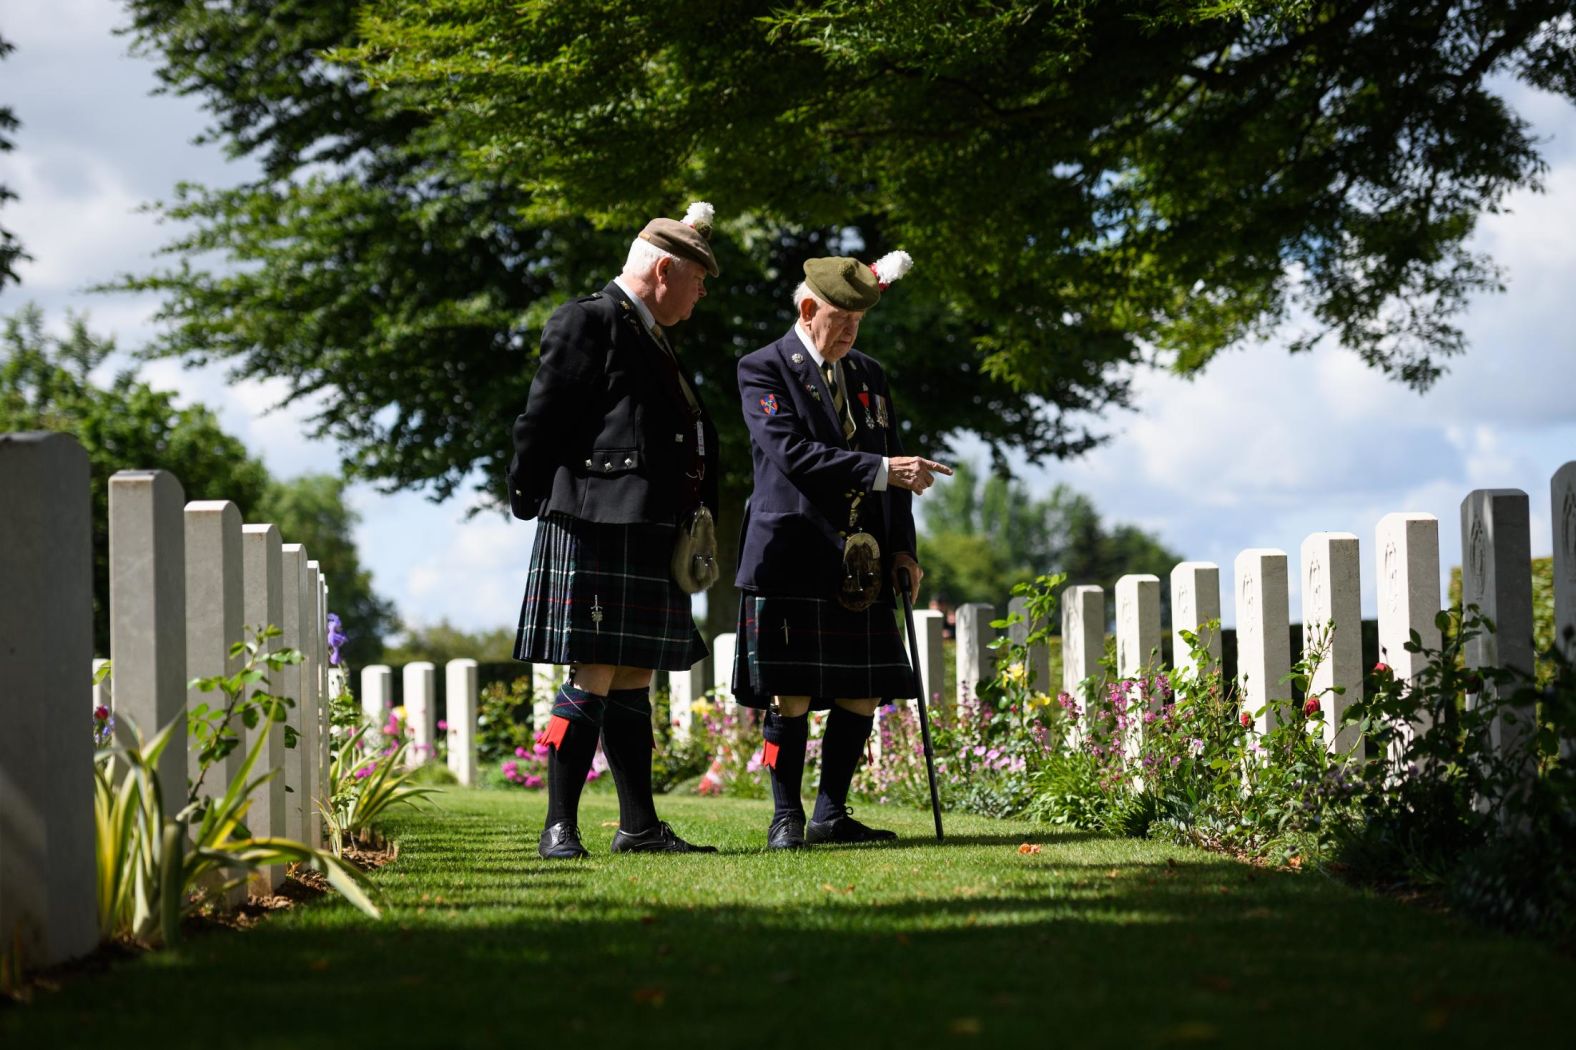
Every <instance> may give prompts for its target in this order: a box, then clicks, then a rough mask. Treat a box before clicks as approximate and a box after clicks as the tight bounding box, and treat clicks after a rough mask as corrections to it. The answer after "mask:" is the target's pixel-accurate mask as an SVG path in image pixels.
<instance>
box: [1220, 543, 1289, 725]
mask: <svg viewBox="0 0 1576 1050" xmlns="http://www.w3.org/2000/svg"><path fill="white" fill-rule="evenodd" d="M1234 567H1235V569H1236V595H1237V685H1238V689H1239V690H1240V693H1241V696H1242V700H1243V705H1244V707H1246V708H1247V709H1248V710H1250V711H1252V712H1253V716H1254V727H1255V728H1256V729H1257V730H1258V731H1259V732H1260V733H1267V732H1269V731H1270V730H1271V729H1273V728H1274V727H1275V726H1276V725H1277V724H1279V717H1278V716H1277V714H1276V713H1275V712H1274V711H1273V710H1271V709H1270V707H1269V704H1270V701H1271V700H1280V699H1285V698H1287V697H1290V695H1291V687H1290V686H1289V685H1287V684H1286V683H1285V681H1284V679H1285V678H1286V676H1287V675H1288V674H1290V673H1291V637H1290V632H1291V626H1290V620H1291V608H1290V606H1291V595H1290V592H1289V591H1288V589H1287V585H1288V581H1287V578H1286V552H1285V551H1279V550H1273V549H1268V548H1253V549H1249V550H1245V551H1243V552H1242V553H1241V554H1238V555H1237V560H1236V563H1235V566H1234Z"/></svg>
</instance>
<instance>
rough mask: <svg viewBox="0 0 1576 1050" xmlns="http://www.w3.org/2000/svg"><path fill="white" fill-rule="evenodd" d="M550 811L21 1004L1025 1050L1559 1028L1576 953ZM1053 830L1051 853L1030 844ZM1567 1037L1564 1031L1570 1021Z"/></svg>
mask: <svg viewBox="0 0 1576 1050" xmlns="http://www.w3.org/2000/svg"><path fill="white" fill-rule="evenodd" d="M544 803H545V800H544V799H543V797H542V796H540V795H537V794H530V795H527V794H525V793H523V792H522V793H508V792H479V791H460V790H452V791H449V792H446V793H445V794H444V795H442V796H441V797H440V799H439V805H440V807H441V808H439V809H436V810H429V811H425V812H421V813H410V814H408V815H406V816H403V817H401V818H400V819H399V820H398V822H397V824H395V825H394V826H393V828H392V830H393V831H394V832H395V834H396V835H397V836H398V838H399V839H400V842H401V854H400V857H399V859H398V860H397V861H396V862H395V863H394V864H392V865H390V866H389V867H387V868H384V869H382V870H381V871H379V872H378V873H376V875H375V876H374V878H375V880H376V883H377V885H378V887H379V889H380V890H381V892H382V893H383V895H384V897H385V903H386V904H387V908H388V911H387V915H386V916H385V919H384V920H383V921H382V922H372V921H370V920H367V919H365V918H363V917H362V916H361V915H360V914H358V913H357V912H355V911H354V910H352V909H351V908H349V907H347V906H345V905H343V904H342V903H340V902H338V901H336V900H324V901H320V902H316V903H313V904H310V905H308V906H306V907H300V908H297V909H294V910H293V911H291V912H289V913H285V914H281V915H277V916H274V917H271V918H270V919H268V920H267V921H265V922H264V923H262V924H261V925H260V926H258V927H257V928H256V929H253V930H250V931H247V932H240V933H236V932H214V933H208V934H204V935H202V936H199V937H197V938H194V939H193V940H191V941H189V942H188V943H186V944H184V945H182V946H180V947H179V948H177V949H176V950H174V951H170V952H163V953H158V954H151V955H147V956H144V957H141V958H138V959H136V960H133V961H130V962H126V963H123V964H121V965H117V966H115V967H114V968H113V969H111V970H110V971H109V972H107V973H103V974H98V975H93V976H87V977H82V978H79V979H76V980H73V981H71V982H69V983H68V984H67V985H66V987H65V988H64V989H63V990H61V991H59V992H42V993H40V994H39V995H38V996H37V998H36V999H35V1001H34V1002H33V1003H32V1004H31V1005H26V1006H11V1007H8V1008H0V1046H3V1047H5V1048H6V1050H23V1048H33V1047H38V1048H46V1047H48V1048H55V1047H67V1046H83V1047H95V1048H103V1047H117V1046H119V1047H125V1046H138V1047H140V1046H150V1047H159V1048H169V1047H182V1046H192V1047H197V1046H202V1047H242V1046H245V1047H251V1046H279V1047H287V1046H288V1047H296V1048H304V1047H330V1046H353V1047H357V1048H360V1047H378V1046H431V1047H458V1046H476V1047H503V1046H509V1047H530V1048H536V1047H548V1046H552V1047H557V1046H573V1047H579V1046H587V1045H591V1046H596V1045H610V1046H669V1045H672V1046H695V1047H735V1046H796V1047H801V1046H811V1045H814V1044H824V1045H849V1046H853V1045H859V1046H929V1045H959V1046H966V1045H971V1044H973V1045H994V1044H1004V1043H1008V1042H1012V1043H1018V1044H1023V1045H1034V1046H1046V1045H1052V1046H1162V1045H1242V1046H1249V1045H1251V1046H1255V1047H1282V1046H1320V1047H1330V1046H1332V1045H1334V1046H1336V1047H1337V1048H1338V1050H1348V1048H1351V1047H1358V1046H1367V1045H1386V1046H1391V1047H1394V1046H1406V1045H1412V1044H1416V1043H1422V1042H1428V1043H1435V1044H1460V1045H1478V1046H1481V1045H1490V1043H1491V1042H1492V1045H1509V1046H1518V1045H1531V1041H1532V1040H1533V1039H1537V1040H1539V1042H1540V1043H1541V1044H1554V1045H1557V1044H1559V1043H1562V1042H1564V1039H1565V1038H1568V1036H1569V1032H1570V1028H1569V1011H1570V1007H1571V1003H1570V1001H1569V1000H1567V999H1565V996H1566V995H1569V994H1570V993H1571V989H1572V988H1576V962H1572V961H1571V960H1568V959H1565V958H1562V957H1560V956H1557V955H1555V954H1553V953H1552V952H1550V951H1548V950H1546V949H1544V948H1543V947H1541V946H1539V945H1537V944H1533V943H1530V942H1527V941H1522V940H1515V939H1511V938H1507V937H1501V936H1497V935H1494V934H1491V933H1487V932H1484V931H1482V930H1479V929H1477V928H1476V927H1473V926H1470V925H1468V924H1466V923H1463V922H1459V921H1457V920H1454V919H1452V918H1450V917H1448V916H1440V915H1438V914H1434V913H1431V912H1428V911H1425V910H1423V909H1421V908H1416V907H1408V906H1405V905H1402V904H1399V903H1396V902H1394V901H1391V900H1387V899H1382V898H1377V897H1373V896H1369V895H1365V894H1362V893H1358V892H1355V891H1353V890H1351V889H1348V888H1346V887H1343V886H1341V885H1338V884H1335V883H1332V882H1330V881H1328V880H1327V879H1325V878H1323V877H1320V876H1317V875H1295V874H1288V873H1276V872H1265V871H1262V870H1256V869H1254V868H1250V867H1247V866H1244V865H1241V864H1237V863H1234V862H1232V861H1228V860H1223V859H1221V858H1219V857H1215V856H1212V855H1209V854H1204V853H1199V852H1193V851H1188V850H1183V849H1177V848H1173V847H1169V846H1164V845H1159V844H1156V843H1151V842H1139V841H1131V840H1122V839H1109V838H1104V837H1101V836H1096V835H1090V834H1085V833H1081V832H1049V831H1048V830H1046V829H1043V828H1039V827H1036V826H1034V825H1028V824H1022V823H1013V822H996V821H990V820H984V819H979V818H969V817H961V816H954V817H952V818H951V819H950V820H949V828H948V830H949V834H950V835H952V836H953V837H952V838H951V840H950V841H949V842H948V843H947V844H946V845H945V846H937V845H936V844H935V842H934V841H933V840H932V839H931V838H930V817H929V814H928V813H925V812H921V811H917V810H916V811H907V810H904V811H890V810H888V811H881V812H879V814H878V813H877V812H876V811H875V810H873V809H872V810H869V811H862V812H861V816H862V817H866V818H869V819H870V820H871V822H872V823H876V824H880V825H884V826H890V827H894V828H896V829H897V830H898V831H899V832H900V833H901V834H902V835H903V836H904V837H903V839H901V840H900V841H899V842H898V843H896V844H893V845H890V846H885V847H864V848H840V849H835V848H820V849H814V850H811V851H807V852H804V853H799V854H791V855H768V854H766V853H764V852H761V849H760V847H761V846H762V844H763V842H764V837H765V826H766V823H767V819H768V812H769V810H768V806H767V804H766V803H763V802H744V801H733V800H720V801H719V800H705V799H698V798H662V799H659V805H660V808H661V809H662V811H663V814H664V816H666V817H668V818H669V819H670V820H671V821H672V822H673V823H674V825H675V826H676V827H677V829H678V830H679V831H680V833H681V834H683V835H685V836H686V837H688V838H690V839H691V840H694V841H709V842H715V843H716V844H717V845H719V846H720V847H722V849H723V853H722V854H721V855H720V856H693V857H650V856H646V857H611V856H608V854H607V843H608V840H609V838H610V837H611V836H612V828H611V826H610V823H611V822H612V821H613V820H614V819H615V817H616V815H617V806H616V802H615V799H614V797H613V795H612V793H611V792H588V794H587V799H586V804H585V806H584V811H583V813H582V825H581V826H582V828H583V829H585V830H586V832H587V834H586V839H587V844H588V846H589V847H590V848H591V849H592V851H593V854H594V856H593V859H592V860H590V861H588V862H583V863H578V864H575V863H571V864H563V863H556V864H548V863H546V862H543V861H540V860H538V859H537V858H536V855H535V852H534V850H535V843H536V834H537V830H538V829H539V827H540V825H541V820H542V812H543V806H544ZM1026 841H1027V842H1035V843H1039V844H1041V846H1042V849H1041V851H1040V852H1039V853H1037V854H1020V853H1019V852H1018V845H1019V844H1020V843H1022V842H1026ZM1561 1033H1564V1035H1563V1036H1562V1035H1561Z"/></svg>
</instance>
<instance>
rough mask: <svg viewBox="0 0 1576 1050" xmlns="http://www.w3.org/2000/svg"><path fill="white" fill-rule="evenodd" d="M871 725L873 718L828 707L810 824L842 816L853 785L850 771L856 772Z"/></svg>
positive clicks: (852, 775) (852, 774) (842, 708)
mask: <svg viewBox="0 0 1576 1050" xmlns="http://www.w3.org/2000/svg"><path fill="white" fill-rule="evenodd" d="M874 723H875V719H874V718H871V717H868V716H866V715H856V714H854V713H853V712H852V711H850V710H848V708H846V707H842V706H840V705H838V704H833V705H832V713H831V714H830V715H828V716H827V719H826V736H825V738H824V739H822V741H821V790H820V793H819V794H817V795H816V796H815V815H814V817H813V819H814V820H816V821H818V822H820V821H827V820H835V819H836V818H838V817H840V816H842V815H843V813H844V812H845V810H846V808H847V806H848V785H849V784H852V783H853V781H854V770H856V769H858V768H859V759H860V756H862V755H863V754H864V753H865V741H867V740H869V739H870V727H871V726H872V725H873V724H874Z"/></svg>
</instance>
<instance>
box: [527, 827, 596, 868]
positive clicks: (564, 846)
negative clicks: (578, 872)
mask: <svg viewBox="0 0 1576 1050" xmlns="http://www.w3.org/2000/svg"><path fill="white" fill-rule="evenodd" d="M536 854H537V856H539V857H541V858H542V859H543V860H579V859H580V858H581V857H589V856H591V854H589V853H587V852H586V848H585V847H584V846H582V845H580V829H579V828H577V827H575V825H574V824H573V823H571V822H570V821H567V820H560V821H559V822H558V823H557V824H549V825H548V826H547V827H545V828H543V829H542V837H541V838H540V839H538V840H537V842H536Z"/></svg>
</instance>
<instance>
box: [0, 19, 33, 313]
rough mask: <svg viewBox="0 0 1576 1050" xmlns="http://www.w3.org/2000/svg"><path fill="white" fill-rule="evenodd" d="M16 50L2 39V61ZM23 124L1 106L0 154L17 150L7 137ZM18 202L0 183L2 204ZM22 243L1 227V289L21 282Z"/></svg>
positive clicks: (0, 44)
mask: <svg viewBox="0 0 1576 1050" xmlns="http://www.w3.org/2000/svg"><path fill="white" fill-rule="evenodd" d="M15 50H16V45H15V44H12V43H10V42H9V41H7V40H6V39H5V38H4V37H0V59H3V58H5V57H6V56H7V55H9V54H10V53H11V52H13V51H15ZM21 126H22V125H21V122H20V121H18V120H17V119H16V113H15V112H14V111H13V110H12V109H11V107H10V106H0V153H9V152H10V151H11V150H12V149H14V148H15V146H16V143H14V142H12V141H11V139H10V138H8V137H7V133H8V132H12V131H15V130H16V129H17V128H19V127H21ZM14 200H16V192H15V191H14V190H12V189H11V188H10V187H9V186H7V185H5V184H4V183H0V204H4V203H5V202H6V201H14ZM26 258H27V255H26V254H25V253H24V252H23V251H22V245H21V243H20V242H19V241H18V240H17V239H16V236H15V235H14V234H12V233H11V231H9V230H7V229H6V228H5V227H3V226H0V288H4V287H5V286H6V283H7V282H8V281H9V282H13V283H14V282H16V281H18V280H20V278H19V277H18V276H17V273H16V264H17V263H19V262H21V261H22V260H23V259H26Z"/></svg>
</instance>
